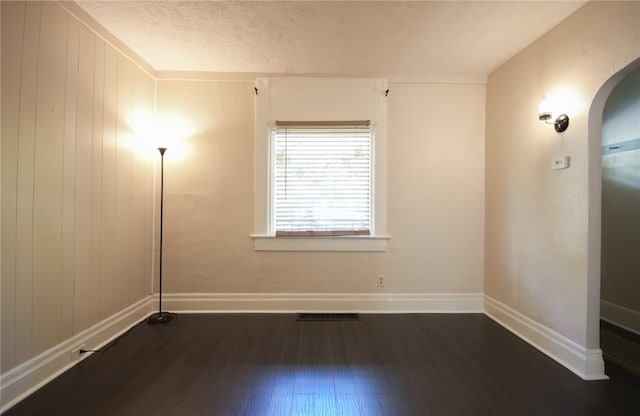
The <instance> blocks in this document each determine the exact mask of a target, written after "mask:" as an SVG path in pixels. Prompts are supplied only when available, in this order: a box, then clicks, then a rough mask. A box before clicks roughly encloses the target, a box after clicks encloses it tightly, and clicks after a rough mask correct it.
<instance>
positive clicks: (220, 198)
mask: <svg viewBox="0 0 640 416" xmlns="http://www.w3.org/2000/svg"><path fill="white" fill-rule="evenodd" d="M389 88H390V90H391V91H390V93H389V106H388V111H389V122H388V146H389V154H388V203H389V207H388V210H389V218H388V224H389V227H388V228H389V234H390V235H391V238H392V239H391V241H390V243H389V250H388V251H387V252H383V253H361V252H311V253H310V252H256V251H254V249H253V241H252V240H251V238H250V235H251V234H252V232H253V231H254V227H253V213H254V211H253V209H254V200H253V198H254V196H253V195H254V183H253V181H254V179H253V178H254V131H255V130H254V102H255V93H254V90H253V83H252V82H216V81H159V82H158V111H159V112H160V113H162V112H164V113H169V114H173V115H179V116H183V117H185V118H187V119H188V121H189V124H190V125H191V129H193V131H194V132H195V133H194V134H193V135H192V136H191V137H190V138H189V139H188V140H186V142H185V143H186V145H187V154H186V155H185V156H184V158H182V159H181V158H180V157H178V156H174V157H173V159H172V156H171V153H170V152H171V149H170V150H169V151H168V153H167V156H166V164H165V190H166V199H165V204H166V205H165V214H166V215H165V237H166V239H165V250H166V251H165V257H164V258H165V269H164V270H165V271H166V274H165V277H166V280H165V285H166V286H165V287H166V290H167V292H170V293H197V292H205V293H206V292H221V293H224V292H244V293H278V292H291V293H313V292H318V293H339V292H350V293H376V292H382V293H384V292H390V293H440V292H441V293H478V292H481V291H482V273H483V221H484V219H483V215H484V214H483V206H484V197H483V187H484V180H483V169H484V139H483V132H484V102H485V86H484V85H483V84H479V85H474V84H445V83H442V84H429V83H424V84H406V83H396V84H394V83H393V82H392V83H390V86H389ZM265 140H266V138H265ZM378 273H383V274H385V276H386V282H385V287H384V288H383V289H378V288H377V287H376V276H377V274H378Z"/></svg>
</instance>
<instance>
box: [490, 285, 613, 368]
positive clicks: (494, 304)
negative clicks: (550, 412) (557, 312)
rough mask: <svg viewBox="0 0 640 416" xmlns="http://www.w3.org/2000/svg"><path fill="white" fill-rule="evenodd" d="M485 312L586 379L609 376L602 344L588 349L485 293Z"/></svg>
mask: <svg viewBox="0 0 640 416" xmlns="http://www.w3.org/2000/svg"><path fill="white" fill-rule="evenodd" d="M484 299H485V302H484V309H485V314H486V315H487V316H489V317H490V318H491V319H493V320H495V321H496V322H498V323H499V324H500V325H502V326H504V327H505V328H507V329H509V330H510V331H511V332H513V333H514V334H515V335H517V336H519V337H520V338H522V339H523V340H525V341H526V342H528V343H529V344H531V345H533V346H534V347H536V348H537V349H538V350H540V351H541V352H543V353H545V354H546V355H548V356H549V357H551V358H552V359H554V360H555V361H557V362H558V363H560V364H562V365H563V366H565V367H566V368H567V369H569V370H571V371H572V372H574V373H575V374H577V375H578V376H579V377H581V378H583V379H584V380H605V379H608V377H607V376H606V375H605V374H604V360H603V358H602V351H601V350H600V349H599V348H596V349H587V348H585V347H583V346H581V345H579V344H577V343H576V342H574V341H572V340H570V339H569V338H567V337H565V336H563V335H561V334H559V333H557V332H556V331H554V330H553V329H551V328H548V327H546V326H544V325H542V324H540V323H538V322H536V321H534V320H533V319H531V318H529V317H527V316H525V315H523V314H521V313H520V312H518V311H516V310H514V309H512V308H510V307H509V306H507V305H505V304H503V303H501V302H499V301H497V300H495V299H493V298H491V297H490V296H487V295H485V296H484Z"/></svg>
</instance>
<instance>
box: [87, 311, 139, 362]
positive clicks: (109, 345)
mask: <svg viewBox="0 0 640 416" xmlns="http://www.w3.org/2000/svg"><path fill="white" fill-rule="evenodd" d="M145 321H146V318H145V319H143V320H142V321H140V322H138V323H137V324H135V325H134V326H132V327H131V328H129V329H128V330H126V331H125V332H123V333H122V334H120V335H118V337H117V338H115V339H113V340H111V341H110V342H109V343H108V344H107V345H105V346H104V347H102V348H100V349H97V350H89V349H84V348H83V349H81V350H80V351H79V353H80V355H82V354H86V353H88V352H99V353H105V352H107V351H108V350H109V348H111V347H113V346H114V345H116V344H117V343H118V341H120V339H122V338H124V337H125V336H126V335H127V334H129V332H131V331H132V330H133V329H134V328H136V327H138V325H140V324H141V323H143V322H145Z"/></svg>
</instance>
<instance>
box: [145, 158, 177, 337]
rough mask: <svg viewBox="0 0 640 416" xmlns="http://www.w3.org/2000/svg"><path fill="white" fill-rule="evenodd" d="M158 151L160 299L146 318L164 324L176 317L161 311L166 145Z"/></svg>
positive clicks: (148, 321) (153, 322) (154, 322)
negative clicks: (152, 312)
mask: <svg viewBox="0 0 640 416" xmlns="http://www.w3.org/2000/svg"><path fill="white" fill-rule="evenodd" d="M158 150H159V151H160V269H159V271H160V299H159V302H158V312H157V313H154V314H153V315H151V316H150V317H149V318H147V323H148V324H152V325H154V324H164V323H166V322H170V321H172V320H173V318H175V317H176V314H174V313H171V312H163V311H162V225H163V224H162V223H163V208H164V152H166V151H167V148H166V147H158Z"/></svg>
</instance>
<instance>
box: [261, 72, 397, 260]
mask: <svg viewBox="0 0 640 416" xmlns="http://www.w3.org/2000/svg"><path fill="white" fill-rule="evenodd" d="M255 87H256V113H255V114H256V120H255V195H254V202H255V217H254V226H255V230H254V232H253V234H252V235H251V237H252V238H253V240H254V248H255V249H256V250H260V251H262V250H266V251H385V250H386V249H387V243H388V240H389V237H388V236H387V235H386V231H387V228H386V224H387V200H386V195H387V189H386V186H387V180H386V167H387V155H386V151H387V145H386V140H387V139H386V131H387V129H386V121H387V94H386V93H387V92H388V91H387V82H386V80H382V79H371V78H303V77H272V78H259V79H257V80H256V84H255ZM280 120H303V121H280ZM307 120H314V121H307ZM317 120H322V121H321V122H319V121H317ZM336 120H337V121H336Z"/></svg>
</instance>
